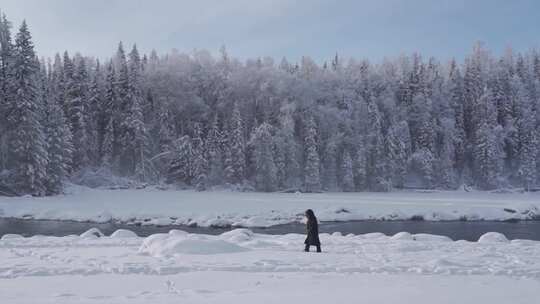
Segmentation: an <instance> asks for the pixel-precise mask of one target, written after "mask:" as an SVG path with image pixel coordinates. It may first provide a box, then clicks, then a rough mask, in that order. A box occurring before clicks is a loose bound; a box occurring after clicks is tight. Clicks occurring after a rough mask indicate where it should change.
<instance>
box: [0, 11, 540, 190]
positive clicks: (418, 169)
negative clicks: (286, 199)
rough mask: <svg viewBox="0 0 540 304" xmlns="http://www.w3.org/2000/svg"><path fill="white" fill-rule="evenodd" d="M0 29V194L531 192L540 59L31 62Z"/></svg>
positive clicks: (480, 55) (19, 43)
mask: <svg viewBox="0 0 540 304" xmlns="http://www.w3.org/2000/svg"><path fill="white" fill-rule="evenodd" d="M11 31H12V26H11V23H10V22H9V21H8V20H7V19H6V17H5V16H3V17H2V20H1V22H0V190H1V189H10V190H11V191H13V192H15V193H17V194H31V195H38V196H40V195H52V194H58V193H62V190H63V183H64V182H65V181H66V180H68V179H69V178H70V176H72V175H73V174H75V173H77V172H81V171H83V170H105V171H107V172H110V174H112V175H118V176H124V177H129V178H131V179H134V180H138V181H141V182H148V183H170V184H178V185H184V186H186V187H193V188H195V189H198V190H206V189H211V188H212V187H214V186H225V185H228V186H231V187H236V188H238V189H240V190H256V191H278V190H286V189H298V190H301V191H306V192H318V191H390V190H392V189H395V188H397V189H399V188H407V187H421V188H429V189H434V188H436V189H456V188H458V187H459V186H460V185H469V186H474V187H476V188H478V189H486V190H489V189H496V188H504V187H523V188H525V189H526V190H528V189H531V188H532V187H535V186H536V185H538V183H539V178H540V162H539V161H537V159H538V158H539V156H540V144H539V138H538V136H539V134H540V109H539V107H540V53H539V52H538V51H536V50H532V51H530V52H527V53H514V52H512V51H508V52H506V53H505V54H504V55H503V56H501V57H495V56H493V55H492V54H491V53H490V52H489V51H488V50H487V49H486V48H485V47H483V46H482V45H481V44H478V45H476V46H475V47H474V48H473V51H472V53H471V54H470V55H469V56H467V57H466V59H465V60H464V61H463V62H462V63H458V62H457V61H456V60H451V61H450V62H447V63H441V62H439V61H438V60H437V59H435V58H428V59H424V58H422V56H421V55H420V54H412V55H409V56H405V55H404V56H400V57H398V58H395V59H387V60H383V61H382V62H380V63H376V64H373V63H370V62H369V61H368V60H355V59H350V60H347V61H344V60H342V59H341V58H340V57H339V56H337V55H336V56H335V58H333V59H332V60H331V61H329V62H324V63H323V64H317V63H315V62H314V61H313V60H312V59H310V58H309V57H307V56H306V57H303V58H302V59H301V61H300V62H298V63H291V62H289V61H287V59H286V58H284V59H282V60H281V61H280V62H279V63H276V62H274V60H273V59H272V58H256V59H250V60H246V61H240V60H238V59H235V58H232V57H230V56H229V54H228V53H227V51H226V49H225V48H224V47H223V48H221V49H220V52H219V55H217V56H213V55H211V54H210V53H209V52H207V51H193V52H192V53H189V54H185V53H180V52H178V51H176V50H173V51H171V52H169V53H167V54H164V55H158V54H157V53H156V52H155V51H152V52H151V53H150V54H148V55H141V54H139V52H138V50H137V47H136V46H133V47H132V48H130V50H129V52H127V51H126V50H125V49H124V46H123V45H122V43H120V44H119V46H118V48H117V51H116V54H114V56H112V57H111V59H109V60H107V61H105V62H100V61H99V60H97V59H95V58H92V57H90V56H83V55H82V54H79V53H77V54H74V55H70V54H68V53H67V52H64V53H63V54H62V55H59V54H57V55H56V56H55V57H54V58H52V59H38V56H37V55H36V53H35V51H34V46H33V43H32V38H31V34H30V31H29V29H28V26H27V25H26V23H25V22H24V23H23V24H22V25H21V26H20V28H19V29H18V31H17V33H16V34H15V35H12V33H11Z"/></svg>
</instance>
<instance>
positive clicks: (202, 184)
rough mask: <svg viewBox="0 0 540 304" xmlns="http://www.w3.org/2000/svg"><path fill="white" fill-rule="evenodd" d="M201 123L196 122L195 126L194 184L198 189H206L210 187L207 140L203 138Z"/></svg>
mask: <svg viewBox="0 0 540 304" xmlns="http://www.w3.org/2000/svg"><path fill="white" fill-rule="evenodd" d="M202 132H203V131H202V126H201V124H199V123H197V124H195V126H194V128H193V138H192V140H191V142H192V145H193V162H192V168H193V169H192V172H193V182H192V183H193V186H195V189H197V191H204V190H206V188H207V187H208V160H207V158H206V151H205V142H204V140H203V134H202Z"/></svg>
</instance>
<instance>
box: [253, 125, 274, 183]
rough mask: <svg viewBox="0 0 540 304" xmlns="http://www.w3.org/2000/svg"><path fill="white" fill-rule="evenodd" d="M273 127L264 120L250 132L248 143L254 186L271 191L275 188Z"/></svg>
mask: <svg viewBox="0 0 540 304" xmlns="http://www.w3.org/2000/svg"><path fill="white" fill-rule="evenodd" d="M272 133H273V127H272V126H271V125H270V124H268V123H266V122H264V123H262V124H261V125H260V126H259V127H258V128H256V129H255V130H254V132H253V134H251V139H250V142H249V145H250V146H251V147H252V148H253V158H254V159H253V162H254V164H255V188H256V189H257V190H259V191H264V192H272V191H275V190H276V189H277V169H276V165H275V162H274V152H273V150H274V149H273V146H274V140H273V135H272Z"/></svg>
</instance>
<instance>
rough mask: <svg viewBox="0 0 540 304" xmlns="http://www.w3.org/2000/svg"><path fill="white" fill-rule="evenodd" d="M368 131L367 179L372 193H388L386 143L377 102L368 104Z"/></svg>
mask: <svg viewBox="0 0 540 304" xmlns="http://www.w3.org/2000/svg"><path fill="white" fill-rule="evenodd" d="M367 115H368V131H367V138H366V145H367V146H366V178H367V180H366V181H367V185H368V187H369V189H370V190H372V191H388V190H389V186H390V185H389V181H388V180H387V179H386V160H385V152H384V151H385V143H384V135H383V130H382V121H381V115H380V112H379V109H378V107H377V105H376V104H375V102H373V101H369V102H368V104H367Z"/></svg>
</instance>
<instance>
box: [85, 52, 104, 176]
mask: <svg viewBox="0 0 540 304" xmlns="http://www.w3.org/2000/svg"><path fill="white" fill-rule="evenodd" d="M92 74H93V75H92V80H91V82H90V87H89V89H88V104H87V105H86V106H85V111H84V120H85V125H86V129H85V130H86V138H87V141H88V158H89V160H90V164H91V165H92V166H97V165H99V161H100V150H99V146H100V136H101V134H99V129H100V127H101V126H100V119H101V117H100V107H101V105H102V104H103V77H102V73H101V64H100V62H99V60H98V61H96V64H95V68H94V70H93V73H92Z"/></svg>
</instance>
